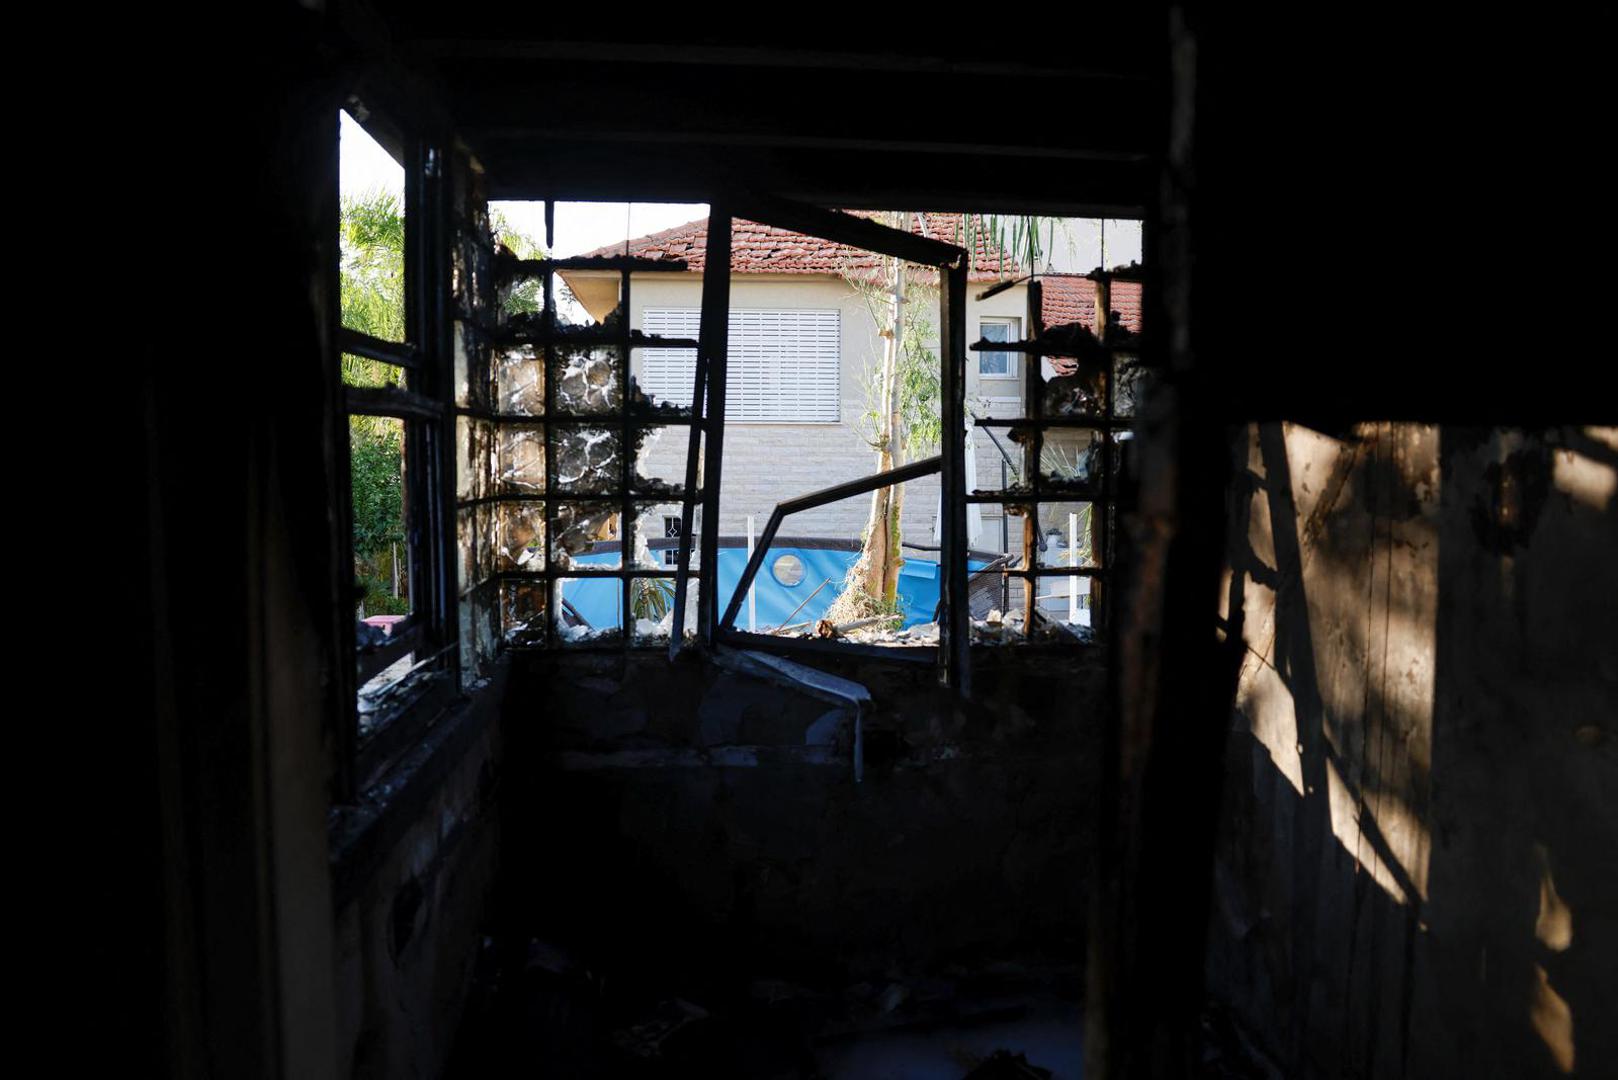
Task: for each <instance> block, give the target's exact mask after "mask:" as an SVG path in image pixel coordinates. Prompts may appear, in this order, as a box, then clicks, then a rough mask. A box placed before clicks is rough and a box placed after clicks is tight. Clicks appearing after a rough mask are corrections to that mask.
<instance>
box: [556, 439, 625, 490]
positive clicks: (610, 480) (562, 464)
mask: <svg viewBox="0 0 1618 1080" xmlns="http://www.w3.org/2000/svg"><path fill="white" fill-rule="evenodd" d="M622 441H623V440H622V439H621V438H620V436H619V434H618V433H617V432H616V431H612V430H610V429H607V428H595V427H578V426H572V425H565V426H564V425H558V426H556V427H555V428H553V429H552V442H553V445H552V452H553V453H554V454H555V455H556V490H557V491H573V492H587V493H598V492H599V493H605V492H612V491H618V490H620V488H621V486H622V480H623V477H622V475H621V473H620V471H619V469H620V465H619V450H620V443H621V442H622Z"/></svg>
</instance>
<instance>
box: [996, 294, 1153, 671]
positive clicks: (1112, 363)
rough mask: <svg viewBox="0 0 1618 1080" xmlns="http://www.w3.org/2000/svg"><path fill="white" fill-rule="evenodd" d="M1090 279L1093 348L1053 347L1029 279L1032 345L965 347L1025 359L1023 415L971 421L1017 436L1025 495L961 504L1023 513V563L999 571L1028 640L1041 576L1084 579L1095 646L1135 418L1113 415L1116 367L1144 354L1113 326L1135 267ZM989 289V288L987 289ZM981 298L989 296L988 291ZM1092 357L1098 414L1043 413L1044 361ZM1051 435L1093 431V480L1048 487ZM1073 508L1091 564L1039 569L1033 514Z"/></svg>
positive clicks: (1104, 624)
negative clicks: (1117, 302) (1098, 381)
mask: <svg viewBox="0 0 1618 1080" xmlns="http://www.w3.org/2000/svg"><path fill="white" fill-rule="evenodd" d="M1087 276H1088V277H1089V278H1090V280H1091V281H1093V282H1094V283H1095V309H1096V317H1097V326H1096V331H1095V333H1094V334H1093V335H1091V339H1090V340H1091V342H1092V343H1093V344H1090V345H1079V346H1075V345H1074V344H1072V343H1061V344H1052V343H1050V342H1049V341H1048V339H1046V334H1045V331H1046V329H1047V328H1046V326H1045V324H1044V319H1043V315H1042V311H1043V304H1042V302H1041V293H1042V288H1043V287H1042V285H1041V283H1040V281H1039V279H1038V278H1037V277H1034V278H1031V279H1029V280H1028V283H1027V284H1028V323H1027V325H1028V326H1029V327H1030V328H1031V329H1032V331H1033V333H1032V334H1031V335H1030V337H1029V339H1028V340H1025V341H1017V342H1009V343H1008V342H999V341H988V340H979V341H978V342H976V343H975V344H973V345H972V346H970V349H971V351H973V352H977V353H980V354H981V353H984V352H1012V353H1019V354H1022V355H1023V356H1026V357H1027V360H1028V362H1027V363H1025V364H1024V365H1023V387H1024V409H1023V415H1022V416H1020V417H1012V418H997V417H982V418H978V417H974V420H973V422H974V423H975V424H976V425H977V426H979V427H982V428H985V429H988V430H990V431H991V432H992V431H993V430H994V429H997V428H998V429H1004V430H1005V431H1006V432H1007V433H1008V434H1009V433H1016V434H1017V435H1020V436H1021V438H1020V439H1019V441H1020V442H1021V444H1022V447H1023V454H1024V457H1023V468H1022V475H1023V477H1024V480H1023V486H1024V488H1025V490H1020V491H1018V492H1017V493H1016V494H1015V495H1010V494H1008V493H1006V492H1004V491H1000V492H972V493H969V494H967V495H966V497H965V501H966V502H971V503H981V504H991V505H998V506H1001V507H1002V508H1004V509H1006V510H1009V509H1010V508H1011V507H1013V506H1020V507H1023V508H1024V510H1025V512H1024V513H1023V515H1022V516H1023V545H1022V552H1021V556H1020V560H1019V563H1020V565H1017V566H1005V567H1002V568H1001V569H1000V570H999V571H998V572H999V573H1000V574H1001V576H1002V580H1003V581H1004V582H1008V583H1009V581H1010V580H1011V579H1012V578H1018V579H1021V580H1022V583H1023V605H1024V607H1023V628H1024V636H1025V638H1028V639H1029V640H1032V638H1033V628H1034V626H1035V620H1036V618H1037V616H1036V612H1037V609H1038V586H1039V583H1040V579H1042V578H1043V579H1052V578H1064V577H1067V578H1072V577H1083V578H1087V579H1089V582H1090V586H1089V589H1090V591H1089V606H1090V630H1091V631H1092V635H1093V640H1095V641H1100V640H1103V639H1104V637H1105V635H1106V633H1107V632H1108V627H1109V624H1110V621H1111V620H1110V617H1109V616H1110V609H1109V605H1108V603H1107V600H1108V598H1109V596H1110V593H1111V583H1112V577H1113V573H1112V571H1113V551H1112V546H1113V541H1114V540H1115V538H1116V536H1115V533H1116V528H1117V524H1116V522H1117V505H1118V498H1119V489H1118V470H1119V467H1120V466H1121V463H1122V462H1121V455H1122V454H1123V453H1124V449H1125V448H1124V445H1123V444H1124V439H1122V438H1120V436H1121V435H1124V434H1127V433H1128V432H1129V430H1130V429H1131V427H1132V426H1133V423H1134V418H1133V415H1131V416H1120V415H1119V414H1118V411H1117V401H1116V393H1117V386H1118V379H1119V373H1120V368H1121V364H1120V357H1121V356H1125V355H1132V356H1134V357H1135V358H1136V362H1137V363H1138V362H1139V355H1140V353H1141V343H1140V340H1139V338H1138V336H1137V335H1134V334H1131V333H1129V332H1127V331H1126V330H1125V329H1124V328H1123V327H1121V326H1114V325H1112V324H1111V322H1110V320H1111V314H1112V285H1113V283H1115V282H1117V281H1135V282H1138V281H1141V280H1142V275H1141V271H1140V269H1139V268H1138V267H1133V268H1131V269H1129V270H1121V271H1109V270H1100V269H1098V270H1096V271H1094V272H1092V273H1091V274H1089V275H1087ZM992 291H994V290H990V292H992ZM984 295H985V296H987V295H988V293H985V294H984ZM980 298H981V297H980ZM1096 356H1099V357H1101V359H1100V365H1101V374H1102V377H1103V378H1102V397H1101V402H1100V408H1099V409H1097V410H1095V411H1094V412H1092V413H1081V414H1075V415H1052V416H1047V415H1045V394H1044V390H1045V381H1044V377H1043V371H1042V367H1043V364H1042V363H1041V361H1042V360H1044V359H1045V358H1047V357H1073V358H1075V359H1078V360H1079V361H1080V363H1083V362H1084V361H1085V360H1086V359H1089V360H1091V361H1092V362H1094V358H1095V357H1096ZM1053 429H1068V430H1076V431H1088V432H1092V433H1094V435H1095V437H1096V439H1097V440H1098V442H1099V447H1100V449H1099V453H1098V454H1096V455H1095V458H1094V460H1095V463H1096V465H1097V473H1098V475H1096V476H1094V477H1091V478H1089V479H1088V481H1087V483H1085V484H1083V485H1073V484H1071V483H1063V484H1055V483H1052V481H1051V479H1050V478H1048V477H1047V476H1046V475H1045V469H1044V445H1045V435H1046V433H1047V432H1049V431H1051V430H1053ZM1071 502H1080V503H1088V504H1089V505H1090V506H1091V515H1090V523H1089V525H1088V526H1087V528H1088V529H1089V530H1090V537H1091V550H1092V551H1093V552H1094V561H1095V565H1094V566H1071V565H1070V566H1052V565H1048V564H1046V565H1041V564H1040V563H1039V560H1038V559H1037V558H1036V556H1035V550H1036V546H1037V545H1038V543H1039V537H1038V535H1037V534H1038V530H1039V525H1038V521H1039V514H1038V508H1039V507H1040V506H1041V505H1044V504H1051V503H1071Z"/></svg>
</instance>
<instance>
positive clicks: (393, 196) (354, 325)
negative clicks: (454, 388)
mask: <svg viewBox="0 0 1618 1080" xmlns="http://www.w3.org/2000/svg"><path fill="white" fill-rule="evenodd" d="M338 138H339V142H338V185H339V188H340V190H341V197H340V210H339V224H338V251H339V258H340V263H339V274H338V277H339V300H340V306H341V310H342V322H343V326H345V327H347V328H348V329H350V330H357V331H359V332H360V333H363V334H369V335H371V336H372V337H376V338H381V339H382V340H384V341H404V340H405V299H404V298H405V268H404V266H405V204H404V166H403V165H402V164H400V162H399V161H398V160H396V159H395V158H394V157H393V156H391V155H390V154H389V152H388V151H387V150H385V149H384V148H383V147H382V145H381V144H380V143H378V142H377V141H376V139H375V138H373V137H372V136H371V134H370V133H369V132H368V131H366V130H365V128H363V127H361V126H360V124H359V122H358V121H356V120H355V118H354V117H353V116H351V115H349V113H348V112H347V111H343V112H340V113H339V114H338Z"/></svg>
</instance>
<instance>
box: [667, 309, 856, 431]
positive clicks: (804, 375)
mask: <svg viewBox="0 0 1618 1080" xmlns="http://www.w3.org/2000/svg"><path fill="white" fill-rule="evenodd" d="M642 322H643V324H644V327H643V328H644V330H645V332H646V333H648V334H655V335H661V336H664V337H675V338H694V337H696V336H697V331H698V329H699V328H700V326H701V322H702V312H701V311H700V310H699V309H697V308H648V309H647V310H646V311H645V312H644V313H643V314H642ZM729 342H730V344H729V348H728V349H727V353H726V355H727V356H728V358H729V360H728V366H729V368H730V377H729V380H728V382H727V385H726V388H725V419H726V421H727V422H730V423H736V422H743V423H746V422H755V423H785V424H835V423H837V422H839V421H840V420H841V419H842V402H841V399H840V397H839V394H840V377H841V374H842V357H843V347H842V312H840V311H837V310H835V309H831V310H822V309H786V310H779V309H777V310H756V309H742V308H733V309H731V312H730V336H729ZM696 364H697V352H696V350H695V349H663V350H657V351H656V352H651V351H648V354H647V355H646V358H645V362H644V365H643V368H642V371H641V372H640V375H639V377H640V383H641V385H642V386H643V387H644V388H645V389H646V390H647V391H648V392H650V393H652V394H653V395H654V396H656V397H659V398H662V399H664V400H668V401H672V402H675V403H677V404H682V405H689V404H690V403H691V388H692V386H693V385H694V382H693V380H694V377H695V374H696Z"/></svg>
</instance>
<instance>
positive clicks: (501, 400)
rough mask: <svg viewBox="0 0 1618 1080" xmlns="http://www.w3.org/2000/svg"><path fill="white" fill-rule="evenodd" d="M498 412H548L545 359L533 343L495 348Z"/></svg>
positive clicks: (532, 413)
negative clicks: (546, 408)
mask: <svg viewBox="0 0 1618 1080" xmlns="http://www.w3.org/2000/svg"><path fill="white" fill-rule="evenodd" d="M494 370H495V409H494V411H495V412H498V413H501V414H503V415H507V416H543V415H544V414H545V363H544V360H543V359H542V358H541V357H540V355H539V351H538V349H536V348H535V347H534V346H533V345H507V346H503V347H501V348H499V349H497V350H495V355H494Z"/></svg>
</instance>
